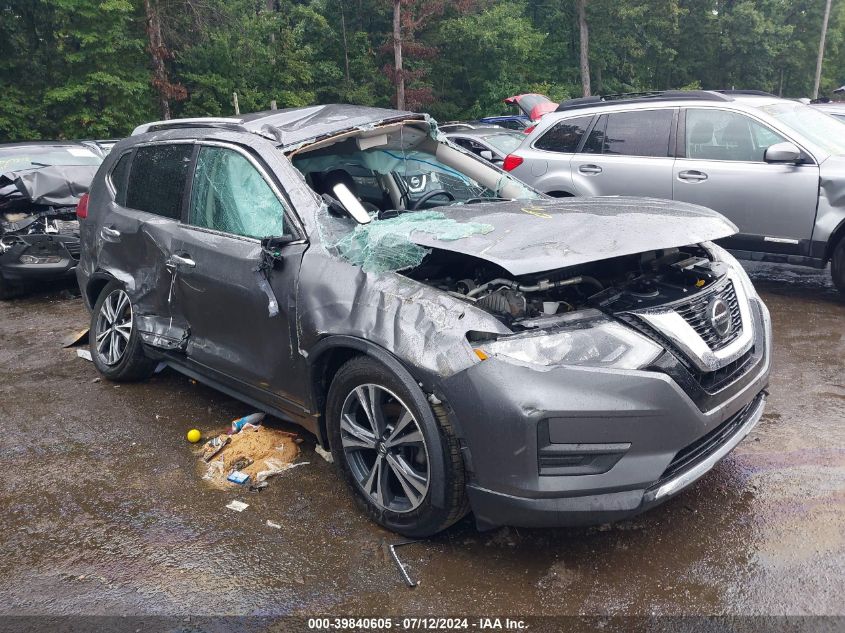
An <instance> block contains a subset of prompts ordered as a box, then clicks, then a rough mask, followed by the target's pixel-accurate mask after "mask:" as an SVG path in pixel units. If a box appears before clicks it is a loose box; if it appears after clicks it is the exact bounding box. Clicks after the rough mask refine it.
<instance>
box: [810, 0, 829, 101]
mask: <svg viewBox="0 0 845 633" xmlns="http://www.w3.org/2000/svg"><path fill="white" fill-rule="evenodd" d="M829 19H830V0H827V2H826V3H825V5H824V19H823V20H822V34H821V37H820V38H819V56H818V58H817V59H816V79H815V81H814V82H813V99H817V98H818V96H819V82H820V81H821V78H822V62H823V61H824V39H825V37H826V36H827V22H828V20H829Z"/></svg>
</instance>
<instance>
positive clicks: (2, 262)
mask: <svg viewBox="0 0 845 633" xmlns="http://www.w3.org/2000/svg"><path fill="white" fill-rule="evenodd" d="M21 255H34V256H37V257H49V256H55V257H58V258H59V261H58V262H56V263H50V264H24V263H22V262H21V261H20V258H21ZM78 259H79V238H78V237H76V236H72V235H54V234H43V235H24V236H20V237H18V238H17V240H16V241H15V243H14V244H13V245H12V246H11V247H9V248H8V249H7V250H5V251H4V252H2V253H0V274H2V276H3V279H5V280H6V282H8V283H13V284H20V283H24V282H27V281H48V280H52V279H65V278H69V277H73V275H74V270H75V269H76V265H77V262H78Z"/></svg>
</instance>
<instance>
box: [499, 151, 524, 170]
mask: <svg viewBox="0 0 845 633" xmlns="http://www.w3.org/2000/svg"><path fill="white" fill-rule="evenodd" d="M522 161H523V158H522V156H517V155H516V154H508V155H507V156H505V162H504V163H502V169H504V170H505V171H511V170H512V169H516V168H517V167H519V166H520V165H521V164H522Z"/></svg>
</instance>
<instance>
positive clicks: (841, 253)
mask: <svg viewBox="0 0 845 633" xmlns="http://www.w3.org/2000/svg"><path fill="white" fill-rule="evenodd" d="M830 274H831V277H833V285H835V286H836V287H837V289H838V290H839V292H841V293H845V237H842V238H840V240H839V243H838V244H837V245H836V246H835V247H834V249H833V256H832V257H831V258H830Z"/></svg>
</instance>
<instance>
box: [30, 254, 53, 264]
mask: <svg viewBox="0 0 845 633" xmlns="http://www.w3.org/2000/svg"><path fill="white" fill-rule="evenodd" d="M61 261H62V258H61V257H59V256H58V255H45V256H42V257H39V256H38V255H21V256H20V262H21V264H58V263H59V262H61Z"/></svg>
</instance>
